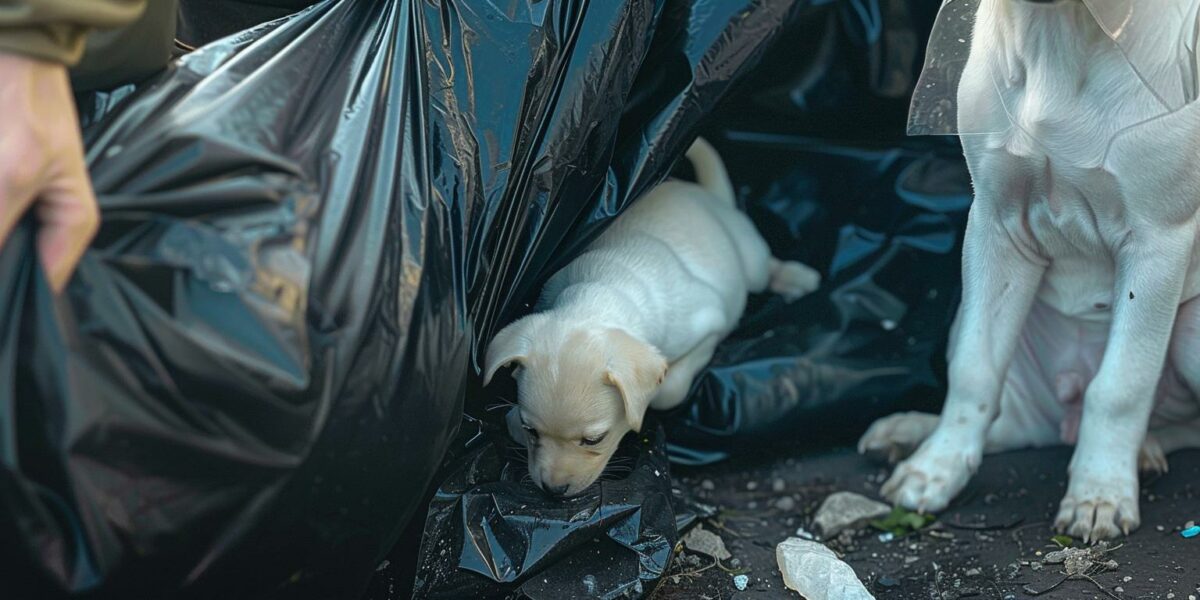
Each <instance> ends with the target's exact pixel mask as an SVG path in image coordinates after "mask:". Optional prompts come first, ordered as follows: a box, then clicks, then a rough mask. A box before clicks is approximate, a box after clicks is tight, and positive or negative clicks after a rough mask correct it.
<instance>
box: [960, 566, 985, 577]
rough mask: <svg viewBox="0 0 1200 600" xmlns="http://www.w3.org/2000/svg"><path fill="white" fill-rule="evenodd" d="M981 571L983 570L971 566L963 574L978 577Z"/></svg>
mask: <svg viewBox="0 0 1200 600" xmlns="http://www.w3.org/2000/svg"><path fill="white" fill-rule="evenodd" d="M981 573H983V571H980V570H979V569H978V568H971V569H967V570H966V572H965V573H963V575H966V576H967V577H978V576H979V575H980V574H981Z"/></svg>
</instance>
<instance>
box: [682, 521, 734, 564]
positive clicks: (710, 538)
mask: <svg viewBox="0 0 1200 600" xmlns="http://www.w3.org/2000/svg"><path fill="white" fill-rule="evenodd" d="M683 545H684V547H686V548H687V549H688V550H691V551H692V552H697V553H700V554H704V555H705V556H711V557H713V558H715V559H717V560H727V559H729V558H731V557H732V556H733V555H732V554H730V553H729V550H728V549H726V548H725V542H724V540H722V539H721V536H719V535H717V534H715V533H713V532H711V531H709V530H707V529H705V528H704V527H703V526H701V525H697V526H695V527H693V528H692V530H691V531H689V532H688V533H687V535H685V536H683Z"/></svg>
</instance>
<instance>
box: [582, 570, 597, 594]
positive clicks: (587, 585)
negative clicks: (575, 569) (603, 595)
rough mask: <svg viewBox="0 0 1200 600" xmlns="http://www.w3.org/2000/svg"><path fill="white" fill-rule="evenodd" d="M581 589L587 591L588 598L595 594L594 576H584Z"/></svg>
mask: <svg viewBox="0 0 1200 600" xmlns="http://www.w3.org/2000/svg"><path fill="white" fill-rule="evenodd" d="M583 587H584V589H585V590H587V593H588V595H589V596H592V595H595V593H596V576H595V575H586V576H584V578H583Z"/></svg>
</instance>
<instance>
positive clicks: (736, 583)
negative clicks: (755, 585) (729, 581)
mask: <svg viewBox="0 0 1200 600" xmlns="http://www.w3.org/2000/svg"><path fill="white" fill-rule="evenodd" d="M747 585H750V578H749V577H747V576H746V575H734V576H733V587H735V588H737V589H738V591H739V592H744V591H746V586H747Z"/></svg>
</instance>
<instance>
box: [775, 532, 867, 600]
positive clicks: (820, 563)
mask: <svg viewBox="0 0 1200 600" xmlns="http://www.w3.org/2000/svg"><path fill="white" fill-rule="evenodd" d="M775 560H776V561H778V562H779V571H780V572H781V573H782V574H783V583H784V584H785V585H787V587H788V588H789V589H792V590H795V591H797V592H800V595H801V596H804V597H805V598H807V599H808V600H863V599H868V598H869V599H871V600H874V598H875V597H874V596H872V595H871V593H870V592H868V591H867V588H865V587H863V584H862V582H861V581H859V580H858V576H857V575H855V574H854V569H852V568H850V565H848V564H846V563H845V562H842V560H841V559H840V558H838V556H837V554H834V552H833V551H832V550H830V549H829V548H826V547H825V545H824V544H821V543H819V542H813V541H809V540H802V539H800V538H788V539H786V540H784V541H782V542H780V543H779V545H778V546H776V547H775Z"/></svg>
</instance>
